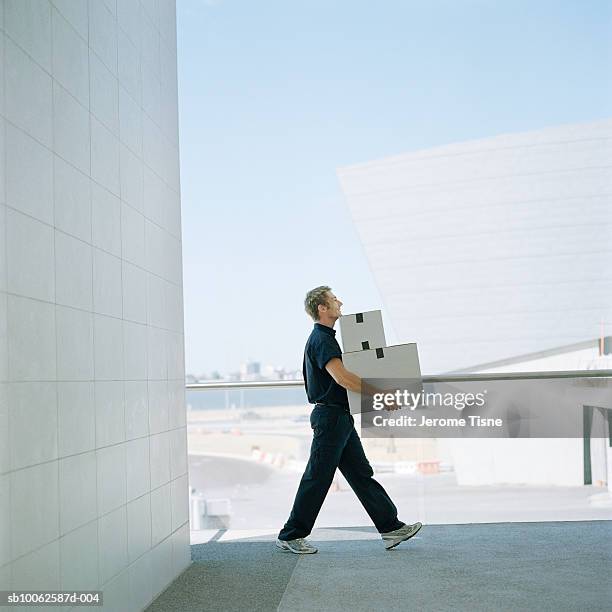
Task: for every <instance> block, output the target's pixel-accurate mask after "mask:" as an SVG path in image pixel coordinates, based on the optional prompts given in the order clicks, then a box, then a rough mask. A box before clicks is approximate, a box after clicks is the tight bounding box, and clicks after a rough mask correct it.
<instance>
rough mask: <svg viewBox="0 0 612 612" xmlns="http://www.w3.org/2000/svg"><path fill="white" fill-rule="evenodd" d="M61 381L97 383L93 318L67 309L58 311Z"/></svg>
mask: <svg viewBox="0 0 612 612" xmlns="http://www.w3.org/2000/svg"><path fill="white" fill-rule="evenodd" d="M55 325H56V329H57V377H58V380H65V381H71V380H72V381H77V380H93V377H94V360H93V358H94V352H93V347H94V330H93V315H92V314H91V313H90V312H85V311H83V310H76V309H74V308H68V307H66V306H57V307H56V311H55Z"/></svg>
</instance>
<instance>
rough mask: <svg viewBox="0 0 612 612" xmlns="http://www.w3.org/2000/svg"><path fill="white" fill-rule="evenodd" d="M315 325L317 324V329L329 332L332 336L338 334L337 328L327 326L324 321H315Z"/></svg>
mask: <svg viewBox="0 0 612 612" xmlns="http://www.w3.org/2000/svg"><path fill="white" fill-rule="evenodd" d="M314 326H315V329H318V330H319V331H322V332H324V333H326V334H329V335H330V336H335V335H336V330H335V329H334V328H333V327H327V325H323V324H322V323H315V324H314Z"/></svg>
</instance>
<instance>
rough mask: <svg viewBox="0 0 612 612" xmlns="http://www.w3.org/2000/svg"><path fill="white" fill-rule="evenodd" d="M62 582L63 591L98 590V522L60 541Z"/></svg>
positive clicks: (77, 530)
mask: <svg viewBox="0 0 612 612" xmlns="http://www.w3.org/2000/svg"><path fill="white" fill-rule="evenodd" d="M60 559H61V566H60V582H61V588H62V589H63V590H75V591H94V590H96V589H97V588H98V584H99V583H98V522H97V521H95V520H94V521H91V522H90V523H88V524H87V525H83V526H82V527H79V528H78V529H75V530H74V531H72V532H71V533H67V534H66V535H64V536H63V537H62V538H61V539H60Z"/></svg>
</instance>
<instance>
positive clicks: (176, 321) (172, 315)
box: [166, 283, 183, 378]
mask: <svg viewBox="0 0 612 612" xmlns="http://www.w3.org/2000/svg"><path fill="white" fill-rule="evenodd" d="M166 323H167V324H168V329H171V330H172V331H174V332H177V333H179V334H182V333H183V301H182V287H181V286H178V285H175V284H174V283H166ZM168 378H175V377H174V376H172V375H170V374H168Z"/></svg>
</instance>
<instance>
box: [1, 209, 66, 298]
mask: <svg viewBox="0 0 612 612" xmlns="http://www.w3.org/2000/svg"><path fill="white" fill-rule="evenodd" d="M6 230H7V241H6V253H7V267H8V270H7V272H8V290H9V291H10V292H11V293H17V294H19V295H23V296H26V297H31V298H35V299H39V300H45V301H49V302H52V301H54V300H55V266H54V265H53V261H54V257H53V228H52V227H51V226H49V225H46V224H45V223H41V222H40V221H37V220H36V219H33V218H32V217H28V216H26V215H23V214H21V213H20V212H17V211H16V210H12V209H10V208H9V209H8V210H7V215H6Z"/></svg>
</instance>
